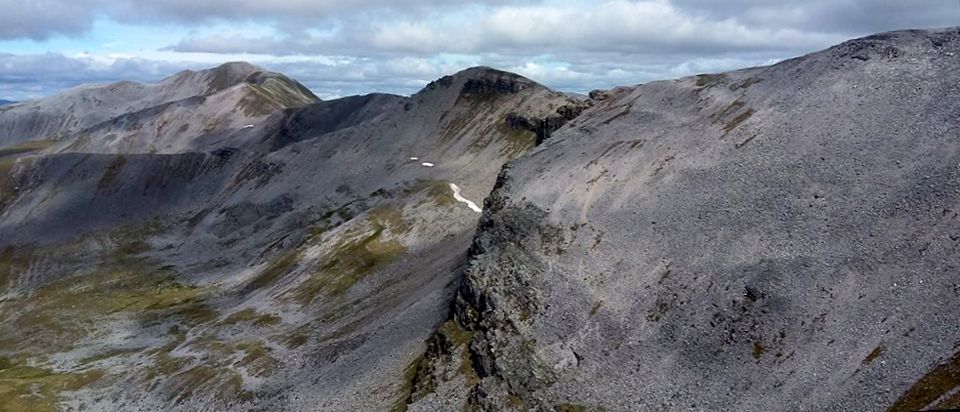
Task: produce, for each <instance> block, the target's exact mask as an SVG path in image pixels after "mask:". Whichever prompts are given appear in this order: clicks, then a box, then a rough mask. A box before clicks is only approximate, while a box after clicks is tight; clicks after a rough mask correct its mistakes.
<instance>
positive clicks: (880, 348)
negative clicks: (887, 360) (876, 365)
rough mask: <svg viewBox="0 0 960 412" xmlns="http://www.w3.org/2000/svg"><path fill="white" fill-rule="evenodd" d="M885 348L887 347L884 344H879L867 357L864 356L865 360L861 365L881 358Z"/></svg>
mask: <svg viewBox="0 0 960 412" xmlns="http://www.w3.org/2000/svg"><path fill="white" fill-rule="evenodd" d="M884 350H886V348H884V347H883V345H880V346H877V347H876V348H874V349H873V350H872V351H870V354H868V355H867V357H866V358H863V361H862V362H860V365H862V366H866V365H869V364H871V363H873V361H875V360H877V358H879V357H880V355H881V354H883V351H884Z"/></svg>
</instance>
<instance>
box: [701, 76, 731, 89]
mask: <svg viewBox="0 0 960 412" xmlns="http://www.w3.org/2000/svg"><path fill="white" fill-rule="evenodd" d="M726 78H727V76H726V75H724V74H699V75H697V87H701V88H710V87H713V86H716V85H718V84H720V83H722V82H723V81H724V80H726Z"/></svg>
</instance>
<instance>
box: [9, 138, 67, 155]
mask: <svg viewBox="0 0 960 412" xmlns="http://www.w3.org/2000/svg"><path fill="white" fill-rule="evenodd" d="M56 142H57V141H56V140H53V139H43V140H27V141H25V142H20V143H16V144H13V145H10V146H4V147H0V158H3V157H9V156H19V155H24V154H29V153H32V152H37V151H40V150H43V149H46V148H48V147H50V146H53V144H54V143H56Z"/></svg>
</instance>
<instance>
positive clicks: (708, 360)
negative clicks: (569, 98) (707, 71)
mask: <svg viewBox="0 0 960 412" xmlns="http://www.w3.org/2000/svg"><path fill="white" fill-rule="evenodd" d="M958 54H960V32H958V30H956V29H951V30H942V31H908V32H894V33H887V34H881V35H876V36H871V37H867V38H864V39H859V40H853V41H850V42H847V43H844V44H841V45H839V46H836V47H834V48H831V49H829V50H826V51H824V52H820V53H815V54H812V55H809V56H805V57H802V58H798V59H793V60H789V61H785V62H783V63H780V64H777V65H774V66H772V67H766V68H756V69H747V70H741V71H736V72H731V73H724V74H715V75H702V76H697V77H691V78H684V79H679V80H675V81H665V82H655V83H651V84H647V85H642V86H638V87H631V88H618V89H615V90H613V91H610V92H608V93H606V94H605V95H603V96H598V97H599V98H602V99H603V100H602V101H601V102H600V103H598V104H597V105H596V106H594V107H593V108H591V109H589V110H588V111H587V112H585V113H584V114H583V115H581V116H580V117H578V118H577V119H576V120H574V121H573V122H571V123H569V124H567V126H565V127H564V128H562V129H561V130H560V131H558V132H557V133H556V134H555V136H554V137H553V138H552V139H551V140H550V141H548V143H547V144H545V145H543V146H541V147H540V148H538V149H537V150H535V151H534V152H533V153H531V154H530V155H528V156H525V157H523V158H522V159H520V160H518V161H516V162H513V163H511V164H510V167H509V168H508V169H507V170H505V172H504V174H503V175H502V176H501V177H500V179H499V182H498V184H497V188H496V189H495V190H494V192H493V194H492V195H491V196H490V197H489V198H488V199H487V200H486V203H485V208H486V210H485V212H484V217H483V219H482V220H481V222H480V226H479V229H478V234H477V237H476V239H475V240H474V243H473V247H472V249H471V252H470V255H471V256H470V263H469V264H468V266H467V269H466V277H465V280H464V283H463V284H462V285H461V287H460V289H459V292H458V297H457V303H456V305H455V310H454V315H453V316H452V317H451V319H450V320H449V321H448V322H447V323H446V324H445V325H444V327H442V328H441V329H440V332H439V333H438V334H437V335H436V337H435V338H434V340H432V343H431V345H432V346H431V349H430V351H428V356H427V358H426V359H425V360H424V362H422V363H421V365H420V367H419V371H418V374H417V375H416V378H415V379H413V382H414V383H415V385H414V389H413V390H412V394H411V401H415V402H414V404H413V405H411V407H413V408H414V409H419V410H437V409H457V408H460V407H466V408H468V409H482V410H502V409H513V410H527V409H538V410H539V409H555V410H591V409H597V410H601V409H605V410H688V409H705V410H773V409H777V410H784V409H785V410H885V409H888V408H889V409H888V410H891V411H901V410H917V409H921V408H924V407H934V406H936V407H939V408H945V407H957V406H958V403H957V402H958V398H957V397H956V395H955V391H956V388H957V387H960V381H958V380H957V378H956V370H957V367H958V363H957V359H958V355H957V352H956V344H957V342H960V329H958V325H960V318H958V312H957V311H956V310H953V309H952V308H955V307H957V306H958V305H960V289H958V286H957V277H956V268H957V267H958V265H960V255H958V254H957V247H958V245H957V237H958V236H957V233H958V232H960V221H958V218H957V216H958V215H957V212H956V204H957V203H958V202H960V186H958V185H957V182H958V181H960V180H958V177H960V176H958V169H957V164H960V147H958V136H960V129H958V123H957V121H956V120H957V116H958V113H960V105H958V104H957V103H956V102H958V101H960V99H958V98H960V88H958V87H957V84H958V80H960V79H958V77H957V76H958V75H957V73H960V72H958V69H960V67H958V60H957V57H955V56H957V55H958Z"/></svg>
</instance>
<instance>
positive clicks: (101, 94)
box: [0, 63, 317, 153]
mask: <svg viewBox="0 0 960 412" xmlns="http://www.w3.org/2000/svg"><path fill="white" fill-rule="evenodd" d="M315 101H317V98H316V96H314V95H313V94H312V93H311V92H310V91H309V90H307V89H306V88H305V87H303V86H302V85H300V84H299V83H297V82H295V81H293V80H291V79H289V78H287V77H286V76H283V75H281V74H277V73H271V72H266V71H264V70H262V69H260V68H257V67H256V66H253V65H250V64H248V63H227V64H224V65H222V66H220V67H217V68H214V69H210V70H203V71H198V72H194V71H184V72H181V73H178V74H176V75H174V76H171V77H168V78H166V79H164V80H162V81H160V82H159V83H156V84H140V83H134V82H118V83H112V84H107V85H92V86H81V87H78V88H75V89H72V90H69V91H66V92H64V93H62V94H59V95H56V96H52V97H48V98H44V99H40V100H34V101H29V102H22V103H18V104H13V105H8V106H4V107H3V108H2V109H0V145H9V144H16V143H21V142H24V141H30V140H46V141H51V142H52V141H58V142H60V147H67V148H69V151H81V150H82V151H87V152H96V153H102V152H127V153H136V152H142V153H146V152H157V151H168V152H169V151H172V150H174V149H176V150H180V151H183V150H181V149H182V146H184V145H186V144H187V142H183V141H182V140H184V139H185V136H191V137H196V136H197V135H198V131H202V132H203V133H204V134H209V133H211V132H214V131H218V130H220V129H222V128H227V127H232V128H240V127H242V126H244V125H246V124H247V122H251V121H254V120H256V119H259V118H262V117H264V116H266V115H268V114H270V113H273V112H275V111H277V110H280V109H283V108H288V107H299V106H303V105H306V104H309V103H313V102H315ZM236 109H240V110H236ZM184 116H191V117H192V119H190V120H188V119H186V118H184ZM171 119H174V120H171ZM171 122H177V123H178V124H179V126H180V127H176V128H165V126H167V125H168V124H169V123H171ZM184 125H186V126H185V127H184ZM88 128H92V130H87V129H88ZM77 134H79V136H78V135H77ZM176 139H180V141H177V140H176ZM171 140H172V141H171ZM61 150H62V149H61Z"/></svg>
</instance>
